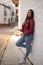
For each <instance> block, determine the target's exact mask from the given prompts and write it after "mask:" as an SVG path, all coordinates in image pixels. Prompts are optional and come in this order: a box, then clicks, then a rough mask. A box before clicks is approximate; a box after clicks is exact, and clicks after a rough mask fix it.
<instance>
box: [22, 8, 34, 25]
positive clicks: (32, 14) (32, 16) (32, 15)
mask: <svg viewBox="0 0 43 65" xmlns="http://www.w3.org/2000/svg"><path fill="white" fill-rule="evenodd" d="M28 11H31V16H30V17H28V15H27V16H26V19H25V21H24V23H23V24H25V23H26V21H27V19H33V18H34V11H33V10H32V9H29V10H28Z"/></svg>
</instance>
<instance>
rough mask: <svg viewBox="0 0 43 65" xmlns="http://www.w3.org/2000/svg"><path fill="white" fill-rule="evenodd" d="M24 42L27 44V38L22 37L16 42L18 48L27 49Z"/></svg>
mask: <svg viewBox="0 0 43 65" xmlns="http://www.w3.org/2000/svg"><path fill="white" fill-rule="evenodd" d="M24 42H25V37H24V36H21V38H20V39H19V40H18V41H17V42H16V46H18V47H24V48H26V46H25V45H24V44H23V43H24Z"/></svg>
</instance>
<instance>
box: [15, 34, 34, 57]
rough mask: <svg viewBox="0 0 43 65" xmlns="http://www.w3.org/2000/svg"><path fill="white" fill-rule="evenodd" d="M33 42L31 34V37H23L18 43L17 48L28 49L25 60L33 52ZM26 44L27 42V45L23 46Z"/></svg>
mask: <svg viewBox="0 0 43 65" xmlns="http://www.w3.org/2000/svg"><path fill="white" fill-rule="evenodd" d="M32 40H33V34H29V35H25V36H21V38H20V39H19V40H18V41H17V42H16V46H18V47H24V48H26V55H25V58H27V56H28V55H29V54H30V52H31V42H32ZM24 42H25V45H24V44H23V43H24Z"/></svg>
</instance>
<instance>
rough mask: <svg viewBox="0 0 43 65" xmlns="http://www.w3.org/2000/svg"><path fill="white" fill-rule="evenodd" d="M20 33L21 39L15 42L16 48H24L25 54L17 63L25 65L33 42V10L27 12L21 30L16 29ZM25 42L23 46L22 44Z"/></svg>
mask: <svg viewBox="0 0 43 65" xmlns="http://www.w3.org/2000/svg"><path fill="white" fill-rule="evenodd" d="M18 30H19V31H21V32H22V36H21V38H20V39H19V40H18V41H17V42H16V46H18V47H24V48H26V54H25V57H24V58H23V60H22V61H20V62H19V63H20V64H21V63H25V62H26V58H27V57H28V55H29V54H30V52H31V42H32V40H33V33H34V12H33V10H31V9H30V10H28V12H27V16H26V19H25V21H24V23H23V24H22V29H18ZM24 42H25V45H24V44H23V43H24Z"/></svg>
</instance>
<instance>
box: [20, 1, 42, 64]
mask: <svg viewBox="0 0 43 65" xmlns="http://www.w3.org/2000/svg"><path fill="white" fill-rule="evenodd" d="M29 9H33V10H34V13H35V17H34V18H35V35H34V41H33V45H32V53H31V54H32V61H33V63H34V65H43V0H20V24H21V23H23V21H24V19H25V17H26V14H27V11H28V10H29Z"/></svg>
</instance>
